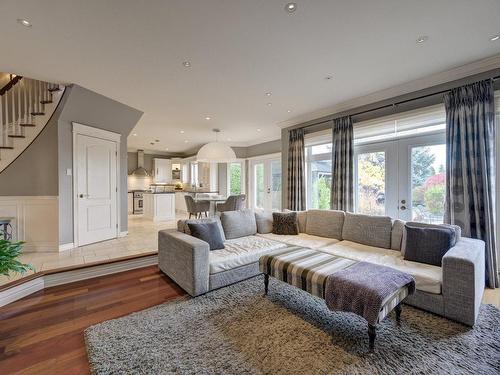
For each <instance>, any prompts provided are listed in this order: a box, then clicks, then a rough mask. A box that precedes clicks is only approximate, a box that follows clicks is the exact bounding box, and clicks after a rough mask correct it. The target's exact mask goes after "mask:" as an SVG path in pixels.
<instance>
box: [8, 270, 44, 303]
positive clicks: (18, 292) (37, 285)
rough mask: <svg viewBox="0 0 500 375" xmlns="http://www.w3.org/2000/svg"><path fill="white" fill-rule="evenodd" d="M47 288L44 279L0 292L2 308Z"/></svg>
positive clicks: (37, 279)
mask: <svg viewBox="0 0 500 375" xmlns="http://www.w3.org/2000/svg"><path fill="white" fill-rule="evenodd" d="M44 287H45V285H44V280H43V277H38V278H36V279H33V280H30V281H27V282H25V283H22V284H19V285H16V286H14V287H12V288H9V289H7V290H4V291H2V292H0V306H5V305H7V304H9V303H11V302H14V301H17V300H19V299H21V298H24V297H26V296H29V295H30V294H33V293H35V292H38V291H40V290H42V289H43V288H44Z"/></svg>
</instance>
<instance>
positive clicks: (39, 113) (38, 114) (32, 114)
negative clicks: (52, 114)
mask: <svg viewBox="0 0 500 375" xmlns="http://www.w3.org/2000/svg"><path fill="white" fill-rule="evenodd" d="M43 115H45V112H31V116H43Z"/></svg>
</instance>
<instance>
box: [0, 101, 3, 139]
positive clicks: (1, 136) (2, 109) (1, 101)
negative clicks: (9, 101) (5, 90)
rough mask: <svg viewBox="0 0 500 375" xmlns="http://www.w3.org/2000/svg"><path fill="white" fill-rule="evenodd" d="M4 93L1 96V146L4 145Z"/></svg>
mask: <svg viewBox="0 0 500 375" xmlns="http://www.w3.org/2000/svg"><path fill="white" fill-rule="evenodd" d="M3 99H4V98H3V95H2V96H0V146H3V145H4V139H3V137H4V125H3V124H4V122H3Z"/></svg>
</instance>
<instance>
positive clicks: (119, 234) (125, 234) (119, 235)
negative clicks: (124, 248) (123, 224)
mask: <svg viewBox="0 0 500 375" xmlns="http://www.w3.org/2000/svg"><path fill="white" fill-rule="evenodd" d="M127 236H128V230H125V231H123V232H120V233H118V237H127Z"/></svg>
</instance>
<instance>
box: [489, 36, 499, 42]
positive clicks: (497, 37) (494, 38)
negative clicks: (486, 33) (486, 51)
mask: <svg viewBox="0 0 500 375" xmlns="http://www.w3.org/2000/svg"><path fill="white" fill-rule="evenodd" d="M490 40H491V41H492V42H496V41H497V40H500V34H497V35H494V36H492V37H491V38H490Z"/></svg>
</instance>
